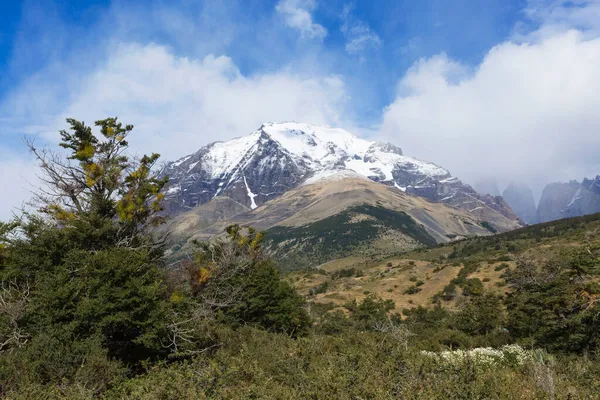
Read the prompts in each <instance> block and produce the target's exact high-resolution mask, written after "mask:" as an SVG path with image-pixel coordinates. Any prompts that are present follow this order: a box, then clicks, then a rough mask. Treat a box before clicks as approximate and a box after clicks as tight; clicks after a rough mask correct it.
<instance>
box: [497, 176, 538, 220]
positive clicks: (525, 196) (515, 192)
mask: <svg viewBox="0 0 600 400" xmlns="http://www.w3.org/2000/svg"><path fill="white" fill-rule="evenodd" d="M502 198H504V200H505V201H506V202H507V203H508V205H509V206H510V208H511V209H512V210H513V211H514V212H515V214H517V215H518V216H519V217H520V218H521V219H522V220H523V221H524V222H525V223H526V224H529V225H533V224H537V222H538V216H537V210H536V207H535V200H534V198H533V192H532V191H531V189H530V188H529V186H527V185H524V184H519V183H515V182H511V183H510V184H509V185H508V186H507V187H506V189H504V192H503V193H502Z"/></svg>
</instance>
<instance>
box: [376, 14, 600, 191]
mask: <svg viewBox="0 0 600 400" xmlns="http://www.w3.org/2000/svg"><path fill="white" fill-rule="evenodd" d="M555 26H556V24H555ZM542 28H544V27H542ZM545 32H546V34H544V35H540V32H539V31H538V32H534V34H532V35H531V36H530V37H529V38H523V37H522V38H521V40H519V41H518V42H515V41H507V42H505V43H502V44H500V45H498V46H496V47H494V48H492V49H491V50H490V51H489V52H488V53H487V55H486V56H485V58H484V59H483V61H482V62H481V64H479V65H478V66H477V67H476V68H475V69H472V68H467V67H465V66H463V65H461V64H460V63H457V62H455V61H453V60H450V59H449V58H448V57H446V56H445V55H438V56H435V57H432V58H429V59H424V60H421V61H420V62H418V63H416V64H415V65H414V66H413V67H412V68H411V69H410V70H409V71H408V72H407V73H406V75H405V76H404V78H403V79H402V80H401V81H400V83H399V86H398V95H397V98H396V100H395V101H394V102H393V103H392V104H391V105H389V106H388V107H387V108H386V109H385V111H384V116H383V123H382V126H381V133H382V135H384V136H386V137H388V138H390V139H392V140H393V141H395V142H397V143H398V144H400V145H401V146H402V148H403V149H404V150H405V152H406V153H407V154H411V155H415V156H419V157H423V158H426V159H430V160H434V161H435V162H438V163H440V164H441V165H443V166H445V167H447V168H449V169H451V171H453V173H454V174H456V175H458V176H460V177H464V178H467V179H468V180H475V179H477V178H478V177H481V176H495V177H498V178H500V179H505V180H508V179H515V178H521V179H525V180H528V181H529V183H530V184H533V185H534V186H537V187H536V188H535V189H537V190H539V189H540V188H539V186H540V185H542V184H545V183H546V182H548V181H554V180H563V181H564V180H569V179H573V178H579V179H581V178H582V177H583V176H584V175H587V176H590V175H595V174H598V173H600V159H599V158H598V154H600V133H599V127H600V113H599V112H598V110H600V68H598V65H600V39H599V38H597V37H590V32H580V31H576V30H562V31H556V30H552V31H549V30H548V31H545Z"/></svg>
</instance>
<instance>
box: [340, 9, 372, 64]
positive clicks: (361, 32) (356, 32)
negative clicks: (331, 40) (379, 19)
mask: <svg viewBox="0 0 600 400" xmlns="http://www.w3.org/2000/svg"><path fill="white" fill-rule="evenodd" d="M353 9H354V6H353V5H352V4H346V5H345V6H344V9H343V11H342V21H343V24H342V26H341V28H340V29H341V31H342V33H343V34H344V37H345V38H346V52H348V54H352V55H356V54H362V53H364V52H365V51H368V50H371V49H377V48H379V47H380V46H381V38H380V37H379V35H377V34H376V33H375V32H373V31H372V30H371V28H370V27H369V25H368V24H367V23H366V22H364V21H362V20H359V19H357V18H355V17H354V16H353V15H352V10H353Z"/></svg>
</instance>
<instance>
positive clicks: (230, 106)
mask: <svg viewBox="0 0 600 400" xmlns="http://www.w3.org/2000/svg"><path fill="white" fill-rule="evenodd" d="M53 76H54V75H51V76H47V77H45V78H41V77H37V78H36V80H35V82H36V84H37V86H36V85H31V84H27V83H25V84H24V85H23V86H22V87H21V89H20V90H16V91H15V92H14V93H13V95H12V97H11V98H8V99H7V100H6V102H5V104H4V106H5V107H8V106H9V105H13V106H14V104H15V103H16V102H17V101H16V100H14V99H22V101H23V102H25V101H24V100H23V99H28V98H38V97H39V98H43V99H52V98H56V99H61V98H66V99H67V100H68V101H67V102H66V104H63V103H64V102H62V101H61V102H54V104H46V103H44V104H42V105H40V107H42V108H41V109H40V108H38V107H36V106H31V104H30V107H26V108H24V109H20V107H19V109H20V112H19V113H15V114H13V113H12V111H14V110H13V109H10V110H9V111H6V110H4V111H3V112H2V113H0V114H5V115H18V116H19V120H11V121H10V123H11V124H12V125H15V126H19V127H22V129H20V130H21V131H26V132H30V133H32V134H33V133H38V135H39V136H41V137H42V138H43V139H45V140H47V141H49V142H56V141H57V140H58V133H57V132H58V130H60V129H64V128H66V123H65V118H67V117H73V118H76V119H80V120H84V121H85V122H86V123H88V124H93V121H95V120H97V119H100V118H105V117H107V116H118V117H119V118H120V120H121V121H123V122H125V123H131V124H133V125H134V126H135V129H134V132H133V134H132V136H131V139H130V144H131V148H132V150H133V151H134V152H136V153H138V152H139V153H149V152H158V153H160V154H161V155H162V156H163V157H162V159H163V160H173V159H175V158H179V157H181V156H184V155H186V154H189V153H192V152H194V151H196V150H198V149H199V148H200V147H202V146H203V145H205V144H207V143H209V142H213V141H217V140H226V139H229V138H232V137H235V136H240V135H245V134H248V133H250V132H252V131H253V130H255V129H257V128H258V127H259V126H260V124H261V123H262V122H265V121H272V120H297V121H306V122H309V123H316V124H329V125H333V126H340V125H342V126H343V125H345V122H344V121H345V119H344V118H345V116H344V108H345V106H346V103H347V101H348V96H347V94H346V91H345V86H344V82H343V81H342V80H341V79H340V78H339V77H337V76H335V75H323V76H317V75H311V76H310V77H305V76H301V75H298V74H295V73H293V72H291V71H289V70H287V69H285V68H283V69H282V70H280V71H277V72H273V73H265V74H259V75H254V76H244V75H243V74H242V73H241V72H240V71H239V69H238V67H237V66H236V65H235V63H234V62H233V61H232V60H231V59H230V58H228V57H226V56H219V57H215V56H213V55H209V56H207V57H205V58H204V59H191V58H186V57H178V56H176V55H175V54H173V53H172V52H171V51H170V50H169V49H168V48H166V47H163V46H158V45H153V44H151V45H139V44H122V45H120V46H118V47H117V48H116V49H115V51H114V53H113V54H112V55H111V56H110V57H109V59H108V60H107V61H106V62H105V63H103V64H101V65H100V66H99V67H98V68H97V69H95V70H94V71H92V72H90V73H88V74H87V75H85V76H83V77H81V79H79V81H78V83H77V84H76V85H73V86H69V87H67V88H64V89H69V90H67V91H66V92H65V91H64V90H61V89H59V88H56V87H55V86H54V85H52V84H51V83H45V80H52V78H53ZM23 91H27V93H23ZM57 107H58V108H57ZM0 111H2V110H0ZM0 167H2V177H1V178H0V184H1V185H2V186H3V187H13V186H14V185H17V184H18V183H19V182H21V178H20V177H19V175H18V174H15V171H26V172H24V173H25V174H26V175H28V176H29V175H31V170H32V164H31V163H20V162H19V161H18V160H16V159H12V160H11V159H8V161H7V160H2V161H1V163H0ZM3 197H4V196H3ZM27 197H28V193H25V192H23V191H20V190H17V191H16V193H15V194H14V196H11V197H10V198H9V199H6V201H7V202H8V203H5V204H0V207H1V208H2V210H6V209H7V206H8V205H10V206H18V205H20V204H21V202H22V201H23V200H24V199H25V198H27Z"/></svg>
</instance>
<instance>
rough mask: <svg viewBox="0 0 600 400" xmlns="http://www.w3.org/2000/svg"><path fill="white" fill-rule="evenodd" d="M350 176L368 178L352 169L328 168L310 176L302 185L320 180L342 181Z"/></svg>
mask: <svg viewBox="0 0 600 400" xmlns="http://www.w3.org/2000/svg"><path fill="white" fill-rule="evenodd" d="M349 178H358V179H368V178H366V177H365V176H364V175H362V174H358V173H356V172H354V171H352V170H348V169H343V170H327V171H321V172H319V173H317V174H315V175H313V176H311V177H310V178H308V179H307V180H306V181H304V183H303V184H302V185H311V184H313V183H315V182H319V181H326V182H327V181H329V182H331V181H341V180H344V179H349Z"/></svg>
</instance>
